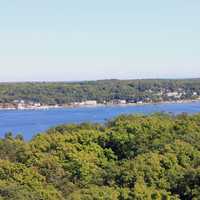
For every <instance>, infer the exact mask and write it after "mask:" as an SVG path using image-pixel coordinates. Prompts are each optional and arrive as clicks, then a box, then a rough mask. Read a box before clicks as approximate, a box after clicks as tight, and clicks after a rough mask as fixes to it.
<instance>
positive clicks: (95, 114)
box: [0, 102, 200, 140]
mask: <svg viewBox="0 0 200 200" xmlns="http://www.w3.org/2000/svg"><path fill="white" fill-rule="evenodd" d="M154 112H167V113H173V114H179V113H183V112H186V113H189V114H192V113H197V112H200V102H192V103H182V104H175V103H171V104H152V105H151V104H149V105H138V106H105V107H104V106H102V107H85V108H66V109H50V110H9V111H5V110H1V111H0V137H3V136H4V135H5V133H6V132H10V131H11V132H13V134H14V135H15V134H17V133H21V134H23V136H24V138H25V139H27V140H28V139H31V138H32V137H33V136H34V135H36V134H37V133H40V132H43V131H45V130H47V129H48V128H50V127H53V126H56V125H59V124H64V123H81V122H98V123H104V122H106V121H107V120H109V119H111V118H114V117H116V116H118V115H120V114H150V113H154Z"/></svg>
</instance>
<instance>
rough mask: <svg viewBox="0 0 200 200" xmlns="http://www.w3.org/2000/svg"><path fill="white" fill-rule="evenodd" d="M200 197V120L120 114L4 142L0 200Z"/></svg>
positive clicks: (1, 146) (177, 199) (0, 143)
mask: <svg viewBox="0 0 200 200" xmlns="http://www.w3.org/2000/svg"><path fill="white" fill-rule="evenodd" d="M199 197H200V114H196V115H186V114H182V115H177V116H171V115H167V114H161V113H156V114H152V115H149V116H142V115H141V116H139V115H129V116H119V117H117V118H116V119H114V120H111V121H109V122H108V123H107V124H105V125H100V124H88V123H84V124H79V125H73V124H71V125H61V126H58V127H55V128H51V129H49V130H48V131H47V132H46V133H43V134H39V135H37V136H35V137H34V138H33V139H32V140H30V141H24V140H23V137H22V136H20V135H17V136H16V137H14V136H12V134H11V133H8V134H6V135H5V137H4V138H3V139H0V199H1V200H104V199H105V200H192V199H194V200H195V199H196V200H197V199H199Z"/></svg>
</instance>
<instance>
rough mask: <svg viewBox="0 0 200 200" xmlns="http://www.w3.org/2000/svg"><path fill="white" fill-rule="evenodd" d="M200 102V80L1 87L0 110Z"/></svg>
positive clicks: (126, 81) (47, 83) (14, 84)
mask: <svg viewBox="0 0 200 200" xmlns="http://www.w3.org/2000/svg"><path fill="white" fill-rule="evenodd" d="M198 100H200V79H180V80H175V79H172V80H171V79H170V80H166V79H158V80H156V79H152V80H145V79H144V80H99V81H84V82H72V83H71V82H70V83H68V82H41V83H40V82H28V83H0V109H49V108H65V107H66V108H68V107H72V108H73V107H81V106H99V105H138V104H148V103H162V102H170V103H172V102H180V103H181V102H185V101H198Z"/></svg>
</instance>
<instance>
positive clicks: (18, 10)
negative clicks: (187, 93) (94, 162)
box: [0, 0, 200, 81]
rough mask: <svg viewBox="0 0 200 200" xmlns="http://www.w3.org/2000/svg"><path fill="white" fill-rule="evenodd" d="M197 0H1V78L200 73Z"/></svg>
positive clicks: (136, 76)
mask: <svg viewBox="0 0 200 200" xmlns="http://www.w3.org/2000/svg"><path fill="white" fill-rule="evenodd" d="M199 24H200V1H199V0H167V1H161V0H151V1H150V0H124V1H122V0H101V1H94V0H84V1H83V0H73V1H72V0H70V1H69V0H57V1H55V0H34V1H27V0H5V1H2V2H1V6H0V70H1V71H0V81H43V80H44V81H72V80H92V79H108V78H120V79H126V78H129V79H130V78H169V77H170V78H185V77H200V25H199Z"/></svg>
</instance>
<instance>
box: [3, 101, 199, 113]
mask: <svg viewBox="0 0 200 200" xmlns="http://www.w3.org/2000/svg"><path fill="white" fill-rule="evenodd" d="M195 102H200V99H188V100H178V101H161V102H149V103H127V104H96V105H76V106H71V105H69V106H66V105H65V106H48V105H46V106H41V107H36V108H20V109H17V108H11V107H8V108H0V111H10V110H16V111H23V110H35V111H38V110H53V109H69V108H71V109H75V108H95V107H126V106H143V105H159V104H184V103H195Z"/></svg>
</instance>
